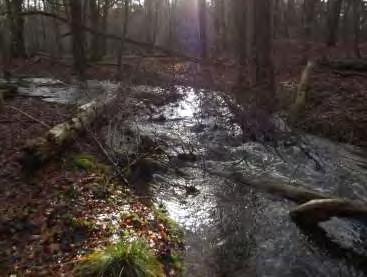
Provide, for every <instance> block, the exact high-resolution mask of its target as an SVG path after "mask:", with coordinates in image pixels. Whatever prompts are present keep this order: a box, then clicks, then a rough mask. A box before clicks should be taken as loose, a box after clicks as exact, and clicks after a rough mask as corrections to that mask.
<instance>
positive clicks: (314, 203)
mask: <svg viewBox="0 0 367 277" xmlns="http://www.w3.org/2000/svg"><path fill="white" fill-rule="evenodd" d="M209 172H210V173H212V174H215V175H217V176H221V177H225V178H230V179H232V180H234V181H235V182H237V183H241V184H244V185H247V186H250V187H253V188H256V189H259V190H262V191H265V192H267V193H270V194H272V195H277V196H280V197H282V198H285V199H288V200H291V201H293V202H296V203H298V204H300V205H299V206H297V207H295V208H294V209H292V210H291V211H290V216H291V218H292V219H293V220H294V221H295V222H296V223H302V224H309V225H314V224H317V223H319V222H322V221H326V220H329V219H330V218H332V217H348V218H355V219H367V204H366V203H363V202H360V201H357V200H351V199H343V198H337V197H333V196H330V195H328V194H325V193H322V192H318V191H315V190H312V189H308V188H305V187H304V186H302V185H300V184H286V183H279V182H273V181H270V180H265V179H264V178H256V179H254V178H250V177H246V176H244V175H243V174H242V173H240V172H234V173H230V174H228V173H217V172H211V171H209Z"/></svg>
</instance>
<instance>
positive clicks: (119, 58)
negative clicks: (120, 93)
mask: <svg viewBox="0 0 367 277" xmlns="http://www.w3.org/2000/svg"><path fill="white" fill-rule="evenodd" d="M129 2H130V0H124V16H123V22H122V34H121V42H120V46H119V49H118V56H117V64H118V66H117V74H116V75H117V76H116V77H117V79H120V78H121V74H122V54H123V51H124V47H125V38H126V35H127V28H128V24H129V14H130V5H129V4H130V3H129Z"/></svg>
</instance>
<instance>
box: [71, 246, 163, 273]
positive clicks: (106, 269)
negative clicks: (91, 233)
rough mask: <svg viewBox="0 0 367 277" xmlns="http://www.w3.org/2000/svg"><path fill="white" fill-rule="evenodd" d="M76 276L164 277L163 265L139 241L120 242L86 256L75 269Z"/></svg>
mask: <svg viewBox="0 0 367 277" xmlns="http://www.w3.org/2000/svg"><path fill="white" fill-rule="evenodd" d="M75 275H76V276H105V277H107V276H109V277H120V276H125V277H161V276H162V277H163V276H165V275H164V271H163V267H162V264H161V263H160V262H159V261H158V259H157V257H156V256H155V255H154V253H153V252H152V250H151V249H150V248H149V246H148V244H147V243H146V242H145V241H143V240H141V239H137V240H135V241H132V242H127V241H120V242H118V243H117V244H115V245H111V246H109V247H107V248H106V249H105V250H102V251H96V252H94V253H92V254H90V255H88V256H86V257H85V258H84V259H82V261H81V262H80V263H79V265H77V266H76V268H75Z"/></svg>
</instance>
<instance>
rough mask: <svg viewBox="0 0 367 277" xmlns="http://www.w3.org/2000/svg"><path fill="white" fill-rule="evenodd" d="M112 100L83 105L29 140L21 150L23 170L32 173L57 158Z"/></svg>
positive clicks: (100, 100)
mask: <svg viewBox="0 0 367 277" xmlns="http://www.w3.org/2000/svg"><path fill="white" fill-rule="evenodd" d="M113 100H114V97H109V98H107V99H104V100H102V99H98V100H94V101H92V102H90V103H88V104H85V105H83V106H81V107H80V108H79V112H78V113H77V114H76V116H75V117H73V118H71V119H70V120H69V121H66V122H64V123H61V124H59V125H56V126H54V127H53V128H51V129H50V130H49V131H47V132H46V134H44V135H43V136H42V137H39V138H36V139H32V140H29V141H28V142H27V143H26V145H25V147H24V148H23V156H22V159H21V163H22V165H23V169H24V170H25V171H26V172H32V171H34V170H36V169H38V168H39V167H40V166H41V165H42V164H43V163H45V162H46V161H48V160H50V159H52V158H54V157H55V156H57V154H58V153H59V152H60V151H61V150H62V149H63V147H65V145H66V144H67V143H69V142H70V141H73V140H74V139H75V138H76V137H77V136H78V134H79V133H81V132H82V131H83V130H84V129H85V128H87V127H88V126H90V125H91V124H92V123H93V121H94V120H95V119H96V118H97V117H98V116H99V115H100V114H101V113H102V112H103V110H104V108H105V107H106V106H107V105H109V104H110V103H111V102H112V101H113Z"/></svg>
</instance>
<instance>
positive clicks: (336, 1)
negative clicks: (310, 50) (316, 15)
mask: <svg viewBox="0 0 367 277" xmlns="http://www.w3.org/2000/svg"><path fill="white" fill-rule="evenodd" d="M342 3H343V1H342V0H329V1H328V4H327V8H328V11H327V12H328V15H327V32H328V35H327V41H326V44H327V46H335V45H336V42H337V37H338V31H339V18H340V11H341V7H342Z"/></svg>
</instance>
